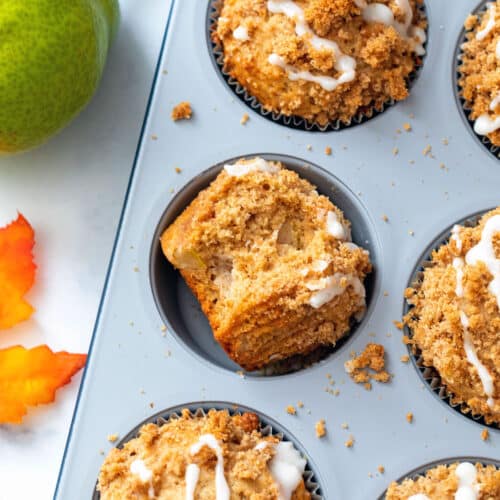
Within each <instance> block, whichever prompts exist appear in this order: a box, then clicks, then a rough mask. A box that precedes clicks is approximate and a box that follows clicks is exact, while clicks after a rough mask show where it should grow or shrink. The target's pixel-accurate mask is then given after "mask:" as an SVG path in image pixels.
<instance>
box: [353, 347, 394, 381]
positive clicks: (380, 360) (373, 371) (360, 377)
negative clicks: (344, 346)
mask: <svg viewBox="0 0 500 500" xmlns="http://www.w3.org/2000/svg"><path fill="white" fill-rule="evenodd" d="M384 356H385V349H384V346H382V345H380V344H367V345H366V347H365V350H364V351H363V352H362V353H361V354H359V356H356V355H355V353H354V355H353V357H352V359H350V360H349V361H346V362H345V363H344V367H345V370H346V372H347V373H348V374H349V376H350V377H351V379H352V380H353V381H354V382H356V384H364V387H365V389H367V390H371V388H372V386H371V383H370V380H376V381H377V382H383V383H386V382H389V381H390V379H391V375H390V374H389V373H388V372H386V371H385V369H384V368H385V360H384Z"/></svg>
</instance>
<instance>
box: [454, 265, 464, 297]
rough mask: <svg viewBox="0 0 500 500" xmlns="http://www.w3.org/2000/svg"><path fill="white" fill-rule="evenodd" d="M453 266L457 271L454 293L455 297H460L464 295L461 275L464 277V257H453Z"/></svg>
mask: <svg viewBox="0 0 500 500" xmlns="http://www.w3.org/2000/svg"><path fill="white" fill-rule="evenodd" d="M453 267H454V268H455V272H456V273H457V284H456V286H455V294H456V296H457V297H459V298H461V297H463V295H464V287H463V283H462V280H463V277H464V259H462V258H460V257H455V258H454V259H453Z"/></svg>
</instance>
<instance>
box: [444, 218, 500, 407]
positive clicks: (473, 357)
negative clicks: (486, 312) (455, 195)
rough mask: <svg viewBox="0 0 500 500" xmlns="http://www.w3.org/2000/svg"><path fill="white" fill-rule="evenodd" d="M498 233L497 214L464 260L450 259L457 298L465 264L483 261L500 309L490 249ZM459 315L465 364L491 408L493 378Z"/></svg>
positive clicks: (499, 273)
mask: <svg viewBox="0 0 500 500" xmlns="http://www.w3.org/2000/svg"><path fill="white" fill-rule="evenodd" d="M492 219H495V220H493V222H491V223H490V225H489V226H488V223H489V222H490V220H492ZM455 228H459V226H454V228H453V229H454V230H455ZM458 231H459V229H456V230H455V232H454V233H453V235H452V238H453V236H455V237H456V238H457V239H456V241H457V248H458V247H460V249H461V248H462V242H461V240H460V238H459V236H458ZM498 231H500V215H496V216H494V217H491V219H488V221H487V223H486V224H485V227H484V229H483V232H482V235H481V240H480V241H479V243H478V244H477V245H476V246H475V247H473V248H471V249H470V250H469V251H468V252H467V255H466V256H465V261H464V259H462V258H461V257H455V258H454V259H453V267H454V268H455V272H456V286H455V294H456V296H457V297H458V298H462V297H463V295H464V290H463V275H464V272H463V268H464V264H465V262H467V264H468V265H474V264H476V263H477V262H478V261H482V262H484V264H485V265H486V266H487V267H488V270H489V271H490V273H491V274H492V275H493V280H492V281H491V282H490V284H489V287H488V289H489V291H490V292H491V293H493V294H494V295H495V296H496V298H497V303H498V306H499V308H500V259H497V258H496V256H495V249H494V248H493V241H492V238H493V235H494V234H495V233H496V232H498ZM452 232H453V231H452ZM458 242H459V244H458ZM492 284H493V285H492ZM459 314H460V323H461V324H462V328H463V338H464V350H465V355H466V357H467V361H468V362H469V363H470V364H471V365H472V366H474V368H475V369H476V370H477V374H478V376H479V378H480V380H481V383H482V385H483V390H484V392H485V394H486V395H487V396H488V400H487V403H488V406H489V407H490V408H492V407H493V405H494V400H493V392H494V386H493V378H492V376H491V374H490V373H489V371H488V369H487V368H486V366H485V365H484V364H483V363H482V362H481V360H480V359H479V357H478V355H477V352H476V349H475V347H474V343H473V341H472V337H471V335H470V332H469V318H468V317H467V315H466V314H465V312H464V311H463V310H461V309H460V310H459Z"/></svg>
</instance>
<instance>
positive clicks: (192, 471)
mask: <svg viewBox="0 0 500 500" xmlns="http://www.w3.org/2000/svg"><path fill="white" fill-rule="evenodd" d="M199 478H200V468H199V467H198V466H197V465H196V464H189V465H188V466H187V467H186V477H185V479H186V500H194V492H195V490H196V485H197V484H198V479H199Z"/></svg>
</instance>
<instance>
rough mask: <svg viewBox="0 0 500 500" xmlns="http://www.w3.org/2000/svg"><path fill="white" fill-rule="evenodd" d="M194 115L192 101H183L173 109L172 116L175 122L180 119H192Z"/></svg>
mask: <svg viewBox="0 0 500 500" xmlns="http://www.w3.org/2000/svg"><path fill="white" fill-rule="evenodd" d="M192 115H193V110H192V109H191V103H190V102H189V101H182V102H180V103H179V104H177V106H175V108H174V109H172V113H171V115H170V116H171V118H172V120H173V121H174V122H176V121H178V120H190V119H191V116H192Z"/></svg>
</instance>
